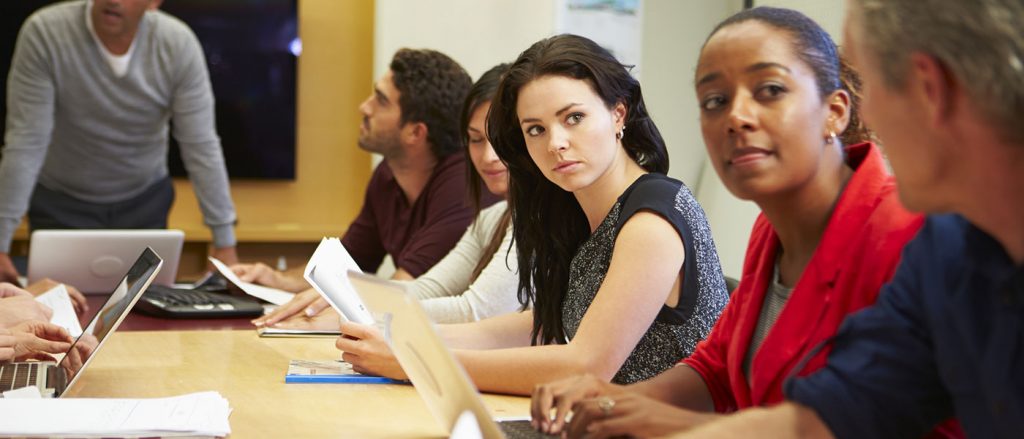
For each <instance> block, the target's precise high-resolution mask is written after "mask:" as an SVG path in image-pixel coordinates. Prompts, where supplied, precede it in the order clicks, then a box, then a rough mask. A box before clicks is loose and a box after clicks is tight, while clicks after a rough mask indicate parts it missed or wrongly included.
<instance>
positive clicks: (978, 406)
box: [686, 0, 1024, 438]
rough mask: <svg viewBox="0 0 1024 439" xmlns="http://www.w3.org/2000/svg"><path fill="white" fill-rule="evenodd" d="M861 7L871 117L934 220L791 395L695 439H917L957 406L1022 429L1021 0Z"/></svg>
mask: <svg viewBox="0 0 1024 439" xmlns="http://www.w3.org/2000/svg"><path fill="white" fill-rule="evenodd" d="M848 5H849V8H848V11H847V17H846V26H845V27H846V29H845V43H846V49H847V55H848V56H849V57H850V58H851V61H853V63H854V64H855V65H856V67H857V68H858V70H859V72H860V73H861V75H862V79H863V81H864V94H863V111H864V118H865V120H866V121H867V122H868V125H869V126H871V127H872V128H873V129H874V130H875V131H876V132H877V133H878V135H879V137H880V139H881V141H882V143H883V145H884V147H885V150H886V153H887V156H888V158H889V160H890V162H891V164H892V167H893V169H894V171H895V174H896V179H897V181H898V184H899V190H900V198H901V200H902V201H903V202H904V204H906V205H907V207H909V208H911V209H914V210H918V211H924V212H929V213H932V214H933V215H932V216H930V217H929V218H928V220H927V222H926V224H925V226H924V228H923V229H922V230H921V231H920V232H919V234H918V236H917V237H916V238H915V239H914V241H912V242H911V243H910V244H908V245H907V247H906V249H905V251H904V254H903V262H902V265H901V266H900V267H899V269H898V270H897V273H896V274H895V276H894V278H893V280H892V282H891V283H890V284H889V285H887V286H886V287H885V288H884V289H883V291H882V292H881V294H880V295H879V298H878V302H877V304H876V305H875V306H873V307H871V308H868V309H866V310H864V311H863V312H861V313H858V314H855V315H853V316H851V317H850V318H848V319H847V320H846V322H845V323H844V324H843V326H842V327H841V328H840V330H839V332H838V333H837V335H836V337H835V338H834V339H833V342H832V343H831V345H829V346H827V348H830V349H831V353H830V355H829V362H828V365H827V366H826V367H825V368H823V369H821V370H818V371H817V372H815V373H812V374H810V375H809V376H806V377H800V378H794V379H791V380H790V381H789V382H788V383H787V385H786V388H785V391H786V396H787V398H788V399H789V401H788V402H785V403H783V404H780V405H777V406H775V407H772V408H767V409H764V408H762V409H752V410H747V411H744V412H742V413H740V414H737V415H733V416H729V417H727V418H726V419H724V420H722V421H720V422H717V423H711V424H707V425H705V426H703V427H702V428H701V429H699V430H695V431H692V432H690V435H687V436H686V437H716V438H717V437H761V436H763V435H764V434H765V432H771V434H772V435H773V436H783V437H839V438H915V437H921V436H922V435H924V434H925V433H926V432H927V431H928V430H929V429H931V428H932V427H933V426H934V425H935V424H936V423H938V422H939V421H941V420H943V419H946V418H949V417H951V416H956V417H957V418H959V420H960V423H961V425H962V427H963V429H964V431H965V432H966V433H967V435H968V436H969V437H975V438H1010V437H1013V438H1019V437H1024V123H1021V121H1020V118H1021V116H1022V115H1024V1H1022V0H974V1H963V0H850V1H849V2H848ZM691 435H692V436H691Z"/></svg>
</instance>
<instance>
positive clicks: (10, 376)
mask: <svg viewBox="0 0 1024 439" xmlns="http://www.w3.org/2000/svg"><path fill="white" fill-rule="evenodd" d="M41 365H42V364H41V363H7V364H2V365H0V392H6V391H8V390H14V389H20V388H22V387H27V386H34V385H35V384H36V378H37V377H38V376H39V368H40V366H41Z"/></svg>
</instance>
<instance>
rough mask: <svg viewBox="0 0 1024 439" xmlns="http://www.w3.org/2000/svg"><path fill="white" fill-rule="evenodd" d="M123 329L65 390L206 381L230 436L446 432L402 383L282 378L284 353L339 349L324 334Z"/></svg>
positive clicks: (153, 390) (506, 404)
mask: <svg viewBox="0 0 1024 439" xmlns="http://www.w3.org/2000/svg"><path fill="white" fill-rule="evenodd" d="M131 319H132V317H129V319H127V320H126V321H125V323H127V322H128V321H130V320H131ZM171 322H172V323H173V321H171ZM250 328H251V327H250ZM125 329H127V328H123V327H122V328H121V329H118V331H117V332H115V333H114V334H113V335H111V336H110V339H108V340H107V343H106V344H105V345H104V347H103V349H102V350H101V351H100V352H99V353H98V354H97V356H96V357H95V358H94V359H93V362H92V364H90V365H89V368H88V369H86V371H85V372H84V375H83V376H82V378H81V379H80V380H79V382H78V383H77V384H76V385H75V387H74V388H73V389H71V390H70V391H69V392H68V394H67V396H68V397H74V398H84V397H109V398H114V397H117V398H147V397H166V396H174V395H181V394H185V393H191V392H199V391H206V390H215V391H218V392H220V393H221V395H223V396H224V397H225V398H227V400H228V402H229V404H230V405H231V407H232V409H233V412H232V414H231V417H230V418H229V419H230V422H231V432H232V434H231V437H236V438H249V437H359V438H376V437H381V438H384V437H387V438H420V437H446V436H447V432H446V431H444V428H442V426H441V425H440V423H438V422H437V421H436V420H435V419H434V418H433V416H431V414H430V412H429V411H428V410H427V406H426V405H425V404H424V403H423V400H422V399H420V397H419V394H417V393H416V390H415V389H413V387H412V386H409V385H385V384H361V385H360V384H285V383H284V375H285V371H286V370H287V369H288V362H289V361H290V360H293V359H303V360H327V359H334V358H339V356H340V352H339V351H338V350H337V349H336V348H335V347H334V339H333V338H260V337H258V336H257V335H256V331H254V330H252V329H245V330H187V331H181V330H163V331H132V330H125ZM484 402H485V404H487V406H488V407H489V408H490V409H491V411H492V413H493V414H494V415H495V416H525V415H527V414H528V413H529V399H528V398H523V397H513V396H503V395H484Z"/></svg>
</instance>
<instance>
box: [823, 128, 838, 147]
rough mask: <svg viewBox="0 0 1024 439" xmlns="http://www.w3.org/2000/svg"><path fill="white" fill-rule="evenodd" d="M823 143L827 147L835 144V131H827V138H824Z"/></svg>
mask: <svg viewBox="0 0 1024 439" xmlns="http://www.w3.org/2000/svg"><path fill="white" fill-rule="evenodd" d="M825 143H827V144H829V145H831V144H833V143H836V132H835V131H832V130H828V137H826V138H825Z"/></svg>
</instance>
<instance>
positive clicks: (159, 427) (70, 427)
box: [0, 392, 231, 437]
mask: <svg viewBox="0 0 1024 439" xmlns="http://www.w3.org/2000/svg"><path fill="white" fill-rule="evenodd" d="M0 413H3V416H2V417H0V436H5V437H6V436H74V437H110V436H116V437H154V436H160V437H170V436H227V435H228V434H230V433H231V426H230V424H229V423H228V416H229V415H230V414H231V408H230V407H229V406H228V401H227V400H226V399H224V398H223V397H222V396H221V395H220V394H219V393H217V392H200V393H192V394H188V395H182V396H175V397H170V398H153V399H101V398H59V399H12V400H7V399H0Z"/></svg>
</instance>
